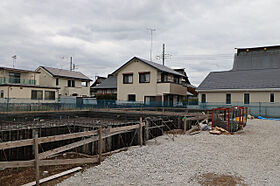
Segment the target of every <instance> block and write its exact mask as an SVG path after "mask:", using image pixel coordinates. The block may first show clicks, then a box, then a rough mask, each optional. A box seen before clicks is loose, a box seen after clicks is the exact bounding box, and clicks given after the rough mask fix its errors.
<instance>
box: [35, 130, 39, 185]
mask: <svg viewBox="0 0 280 186" xmlns="http://www.w3.org/2000/svg"><path fill="white" fill-rule="evenodd" d="M34 151H35V172H36V186H39V185H40V182H39V180H40V173H39V149H38V133H37V132H36V133H35V138H34Z"/></svg>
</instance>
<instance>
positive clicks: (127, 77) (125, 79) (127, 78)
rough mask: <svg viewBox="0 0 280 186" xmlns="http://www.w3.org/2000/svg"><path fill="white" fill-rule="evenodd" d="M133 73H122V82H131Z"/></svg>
mask: <svg viewBox="0 0 280 186" xmlns="http://www.w3.org/2000/svg"><path fill="white" fill-rule="evenodd" d="M132 83H133V74H123V84H132Z"/></svg>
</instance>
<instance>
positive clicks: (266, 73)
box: [197, 46, 280, 105]
mask: <svg viewBox="0 0 280 186" xmlns="http://www.w3.org/2000/svg"><path fill="white" fill-rule="evenodd" d="M236 49H237V53H236V54H235V57H234V64H233V68H232V70H229V71H220V72H210V74H208V76H207V77H206V78H205V79H204V80H203V82H202V83H201V84H200V85H199V87H198V88H197V91H198V92H199V101H200V103H208V104H228V105H231V104H238V103H240V104H250V103H258V102H262V103H274V102H280V81H279V79H280V46H265V47H254V48H236Z"/></svg>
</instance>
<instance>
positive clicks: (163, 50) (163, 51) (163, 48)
mask: <svg viewBox="0 0 280 186" xmlns="http://www.w3.org/2000/svg"><path fill="white" fill-rule="evenodd" d="M164 56H165V44H164V43H163V44H162V65H163V66H164Z"/></svg>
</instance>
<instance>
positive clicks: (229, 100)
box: [226, 93, 231, 105]
mask: <svg viewBox="0 0 280 186" xmlns="http://www.w3.org/2000/svg"><path fill="white" fill-rule="evenodd" d="M228 95H229V99H228ZM226 104H227V105H230V104H231V93H226Z"/></svg>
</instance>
